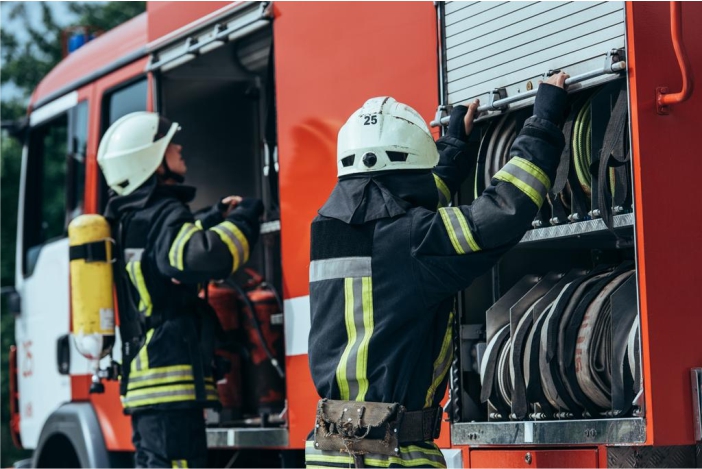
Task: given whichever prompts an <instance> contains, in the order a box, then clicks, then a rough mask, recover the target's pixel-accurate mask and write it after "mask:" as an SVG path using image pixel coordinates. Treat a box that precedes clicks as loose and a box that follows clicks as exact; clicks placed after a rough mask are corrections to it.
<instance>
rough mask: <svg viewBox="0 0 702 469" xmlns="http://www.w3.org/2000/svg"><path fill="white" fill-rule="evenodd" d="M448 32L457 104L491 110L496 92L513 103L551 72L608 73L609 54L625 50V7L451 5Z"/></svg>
mask: <svg viewBox="0 0 702 469" xmlns="http://www.w3.org/2000/svg"><path fill="white" fill-rule="evenodd" d="M443 24H444V33H445V42H444V44H445V60H446V63H445V65H446V68H445V80H446V84H447V87H446V91H447V95H448V103H451V104H454V103H460V102H464V101H466V100H469V99H472V98H475V97H479V98H481V100H484V101H483V103H485V102H487V99H488V96H489V94H488V93H489V92H490V91H491V90H493V89H495V88H503V87H504V88H505V89H506V91H507V95H508V96H513V95H515V94H517V93H520V92H523V91H526V90H528V89H529V88H530V86H529V85H528V83H529V82H531V85H532V86H534V87H535V86H536V84H537V83H538V80H539V79H540V78H541V76H542V74H543V73H545V72H547V71H548V70H553V69H563V70H566V71H567V72H568V73H569V74H570V75H571V76H574V75H578V74H581V73H585V72H589V71H592V70H594V69H598V68H602V67H603V66H604V61H605V58H606V54H607V52H608V51H610V50H612V49H619V48H624V46H625V29H626V24H625V20H624V2H447V3H446V5H445V6H444V18H443ZM612 78H613V77H612V76H611V75H610V76H603V77H599V78H596V79H593V80H590V81H589V82H585V83H583V86H588V85H592V84H595V83H601V82H602V81H603V80H608V79H612Z"/></svg>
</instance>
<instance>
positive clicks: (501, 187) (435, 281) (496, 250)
mask: <svg viewBox="0 0 702 469" xmlns="http://www.w3.org/2000/svg"><path fill="white" fill-rule="evenodd" d="M565 106H566V93H565V91H564V90H563V89H561V88H558V87H555V86H541V87H540V89H539V94H538V95H537V103H536V104H535V106H534V111H535V115H534V116H533V117H531V118H529V119H528V120H527V121H526V123H525V125H524V128H523V129H522V131H521V132H520V134H519V136H518V137H517V139H516V140H515V142H514V144H513V146H512V149H511V156H512V159H511V160H510V161H509V162H508V163H507V165H505V166H504V167H503V168H502V169H501V170H500V171H499V172H498V173H497V174H495V176H494V177H493V179H492V182H491V185H490V186H489V187H488V188H487V189H485V191H484V192H483V194H482V195H481V196H480V197H478V198H477V199H475V201H473V203H472V204H471V205H462V206H459V207H448V208H441V209H439V210H438V212H436V213H433V212H430V211H426V212H425V211H422V212H418V213H417V214H416V215H415V216H414V218H413V227H412V246H413V247H414V249H413V255H414V257H415V258H416V259H417V261H418V262H417V274H418V275H419V277H420V280H421V282H422V285H423V286H424V288H425V292H426V294H427V299H428V300H430V301H440V300H441V299H443V298H445V297H446V296H449V295H452V294H455V293H457V292H459V291H461V290H463V289H465V288H467V287H468V285H470V283H471V282H472V281H473V280H474V279H475V278H476V277H477V276H479V275H481V274H483V273H484V272H485V271H487V270H488V269H489V268H491V267H492V266H493V265H494V263H495V262H496V261H497V260H498V259H499V258H500V256H502V254H504V253H505V252H506V251H507V250H509V249H510V248H511V247H513V246H514V245H515V244H516V243H518V242H519V240H520V239H521V238H522V237H523V236H524V234H525V233H526V230H527V229H529V227H530V225H531V221H532V220H533V219H534V216H535V215H536V213H537V211H538V210H539V208H540V207H541V205H542V204H543V203H544V200H545V198H546V193H547V192H548V190H549V189H550V187H551V184H552V181H553V179H554V177H555V173H556V169H557V166H558V162H559V156H560V154H561V151H562V149H563V146H564V143H565V142H564V138H563V134H562V133H561V131H560V129H559V127H558V125H557V123H558V121H559V120H560V116H562V114H563V110H564V109H565Z"/></svg>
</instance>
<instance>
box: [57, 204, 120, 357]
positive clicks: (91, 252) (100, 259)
mask: <svg viewBox="0 0 702 469" xmlns="http://www.w3.org/2000/svg"><path fill="white" fill-rule="evenodd" d="M110 236H111V235H110V225H109V224H108V223H107V220H105V218H103V217H102V216H100V215H80V216H78V217H76V218H75V219H73V221H71V223H70V224H69V225H68V240H69V245H70V259H71V260H70V275H71V277H70V278H71V313H72V314H71V316H72V321H73V324H72V326H73V327H72V331H73V338H74V341H75V344H76V348H77V349H78V351H79V352H80V353H81V354H82V355H83V356H85V357H87V358H89V359H92V360H97V359H100V358H102V357H104V356H105V355H107V353H108V352H109V351H110V350H111V349H112V345H113V344H114V341H115V313H114V304H113V296H112V286H113V279H112V262H111V259H112V242H111V239H110Z"/></svg>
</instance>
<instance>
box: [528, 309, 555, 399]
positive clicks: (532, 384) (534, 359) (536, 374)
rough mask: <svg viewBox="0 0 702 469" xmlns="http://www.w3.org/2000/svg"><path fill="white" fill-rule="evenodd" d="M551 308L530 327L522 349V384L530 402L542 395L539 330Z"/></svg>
mask: <svg viewBox="0 0 702 469" xmlns="http://www.w3.org/2000/svg"><path fill="white" fill-rule="evenodd" d="M552 307H553V303H551V305H549V306H548V307H546V310H545V311H544V312H543V314H542V315H541V316H540V317H539V319H538V320H537V321H536V323H535V324H534V325H533V326H532V327H531V329H530V330H529V332H528V335H527V339H526V345H525V347H524V357H523V360H524V363H523V366H524V368H523V369H524V383H525V384H526V390H527V391H526V392H527V398H529V399H530V400H532V401H536V400H538V399H539V397H537V395H541V396H542V395H543V390H542V389H541V379H540V375H541V373H540V371H539V346H540V343H541V329H542V327H543V325H544V322H545V321H546V318H547V316H548V313H549V311H550V310H551V308H552Z"/></svg>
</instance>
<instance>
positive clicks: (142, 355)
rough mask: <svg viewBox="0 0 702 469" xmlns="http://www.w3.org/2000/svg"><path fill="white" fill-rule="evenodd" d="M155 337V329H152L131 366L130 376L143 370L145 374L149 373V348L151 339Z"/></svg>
mask: <svg viewBox="0 0 702 469" xmlns="http://www.w3.org/2000/svg"><path fill="white" fill-rule="evenodd" d="M153 335H154V329H151V330H149V331H148V332H147V333H146V340H145V341H144V345H142V347H141V348H140V349H139V353H138V354H137V356H136V357H135V358H134V360H132V364H131V366H130V371H129V375H130V376H131V375H132V374H138V373H139V372H140V371H142V370H144V371H145V372H147V371H148V368H149V354H148V350H147V346H148V345H149V342H150V341H151V337H152V336H153Z"/></svg>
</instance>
